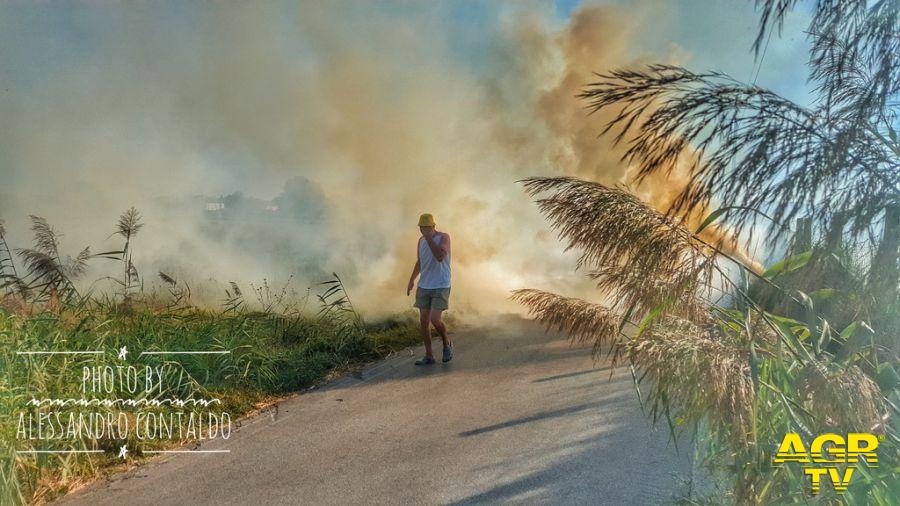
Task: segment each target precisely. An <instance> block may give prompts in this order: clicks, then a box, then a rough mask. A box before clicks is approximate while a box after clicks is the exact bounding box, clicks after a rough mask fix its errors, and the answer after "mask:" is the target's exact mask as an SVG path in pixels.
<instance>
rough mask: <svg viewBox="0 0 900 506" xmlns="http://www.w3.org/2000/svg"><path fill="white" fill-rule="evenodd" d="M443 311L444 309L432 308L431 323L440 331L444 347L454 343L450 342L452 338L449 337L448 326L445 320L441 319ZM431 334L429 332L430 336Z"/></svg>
mask: <svg viewBox="0 0 900 506" xmlns="http://www.w3.org/2000/svg"><path fill="white" fill-rule="evenodd" d="M442 313H443V309H432V310H431V324H432V325H434V329H435V330H437V331H438V334H440V336H441V341H443V343H444V348H446V347H448V346H450V345H451V344H452V343H451V342H450V338H449V337H447V326H446V325H444V322H443V321H442V320H441V314H442ZM430 335H431V334H430V333H429V336H430Z"/></svg>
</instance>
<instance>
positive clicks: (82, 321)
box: [0, 301, 418, 505]
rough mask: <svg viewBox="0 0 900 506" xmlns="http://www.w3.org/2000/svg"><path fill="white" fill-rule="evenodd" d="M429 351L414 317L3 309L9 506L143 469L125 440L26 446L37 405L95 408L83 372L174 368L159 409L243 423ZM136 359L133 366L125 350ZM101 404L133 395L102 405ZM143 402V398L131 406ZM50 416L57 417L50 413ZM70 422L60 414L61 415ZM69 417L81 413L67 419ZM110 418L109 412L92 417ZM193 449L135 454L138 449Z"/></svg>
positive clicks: (3, 459)
mask: <svg viewBox="0 0 900 506" xmlns="http://www.w3.org/2000/svg"><path fill="white" fill-rule="evenodd" d="M417 342H418V324H417V321H416V320H415V318H413V315H402V316H397V317H394V318H391V319H385V320H381V321H377V322H374V323H364V322H363V321H362V320H361V319H359V317H358V316H356V314H355V313H349V317H348V314H347V312H344V311H341V312H333V311H332V312H329V311H325V312H323V313H321V314H319V315H306V314H296V315H293V316H284V315H280V314H275V313H268V312H252V311H231V312H223V311H212V310H203V309H197V308H182V309H158V308H157V309H154V308H150V307H147V308H133V307H128V306H124V305H122V304H109V303H100V302H96V301H86V302H84V303H82V304H81V305H80V306H78V307H75V308H69V309H63V310H61V311H58V312H49V311H48V312H41V313H34V314H21V313H20V314H14V313H11V312H8V311H5V310H3V309H2V308H0V504H4V505H5V504H21V503H34V502H42V501H45V500H49V499H52V498H54V497H58V496H59V495H61V494H64V493H65V492H66V491H67V490H69V489H71V488H72V487H73V486H77V485H78V484H80V483H83V482H85V481H88V480H90V479H92V478H96V477H98V476H101V475H103V474H105V473H108V472H111V471H115V470H118V469H121V468H123V467H125V466H127V465H130V464H133V463H134V462H136V461H140V460H141V457H139V456H137V457H136V458H135V459H129V460H128V462H127V463H125V464H123V461H122V460H121V459H116V458H115V449H116V448H118V446H119V445H121V444H122V443H123V442H122V441H120V440H106V439H101V440H79V441H70V440H53V441H46V440H30V441H23V440H17V439H16V426H17V420H18V416H19V413H21V412H23V411H27V410H29V409H30V410H32V411H36V410H37V408H26V407H25V403H26V402H27V400H28V399H30V398H31V396H32V395H34V396H35V397H55V398H70V397H82V396H85V397H89V396H90V394H88V395H85V394H83V393H82V392H81V390H80V388H81V372H82V367H85V366H92V365H115V364H121V365H140V366H162V365H167V366H168V367H169V368H170V373H169V374H168V376H167V378H166V380H167V381H166V385H165V389H164V391H162V392H157V393H155V394H154V396H155V397H158V398H169V397H172V396H176V397H180V398H191V397H195V398H219V399H221V400H222V404H221V405H219V406H217V407H216V408H215V410H214V411H216V412H221V411H226V412H228V413H230V415H231V416H232V418H233V420H236V419H237V417H239V416H242V415H244V414H247V413H250V412H252V411H253V410H255V409H258V408H259V407H260V406H262V405H265V404H266V403H269V402H271V401H273V400H274V399H277V398H278V397H279V396H283V395H285V394H288V393H290V392H294V391H297V390H300V389H303V388H305V387H308V386H310V385H313V384H315V383H316V382H319V381H321V380H322V379H323V378H325V377H326V375H328V374H331V373H334V372H336V371H342V370H346V369H348V368H352V367H354V366H356V365H359V364H361V363H364V362H366V361H369V360H373V359H377V358H379V357H383V356H385V355H386V354H388V353H390V352H392V351H395V350H398V349H402V348H405V347H408V346H410V345H412V344H415V343H417ZM123 346H125V347H127V348H128V350H129V351H130V352H131V355H129V356H128V358H127V360H126V361H121V360H118V359H117V358H116V353H115V350H119V349H120V348H121V347H123ZM23 350H70V351H71V350H83V351H87V350H106V354H105V355H103V356H102V357H100V356H96V355H54V356H23V355H16V351H23ZM152 350H166V351H179V350H182V351H185V350H229V351H230V353H228V354H221V355H178V356H172V355H168V356H164V355H144V356H143V357H139V356H138V354H139V352H140V351H152ZM96 396H97V397H107V398H115V397H129V396H130V395H121V394H120V393H113V394H96ZM130 397H134V396H130ZM40 409H41V410H46V409H50V408H40ZM55 409H56V410H58V411H59V410H61V409H60V408H55ZM65 409H66V410H67V411H69V410H74V409H73V408H65ZM90 410H92V411H95V412H96V411H98V408H90ZM181 442H183V441H157V442H147V441H142V442H139V441H136V440H129V441H128V442H127V444H128V446H129V448H137V447H142V448H143V449H150V448H158V447H162V446H166V445H168V446H171V445H173V444H179V443H181ZM28 448H33V449H86V448H90V449H95V448H100V449H104V450H107V453H103V454H64V455H58V454H55V455H49V454H40V455H31V454H22V453H19V454H17V453H16V450H23V449H28Z"/></svg>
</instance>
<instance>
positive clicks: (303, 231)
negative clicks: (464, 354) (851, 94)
mask: <svg viewBox="0 0 900 506" xmlns="http://www.w3.org/2000/svg"><path fill="white" fill-rule="evenodd" d="M383 7H384V6H383V5H382V4H378V5H376V4H369V3H364V2H354V3H348V4H338V3H335V2H322V3H317V4H313V5H304V6H302V7H295V6H292V5H291V4H275V3H272V4H260V3H257V2H254V3H253V4H247V5H240V4H235V5H229V6H225V5H222V4H204V5H203V6H202V8H200V7H199V6H195V7H194V8H188V7H184V6H182V7H180V8H179V9H174V11H175V12H177V15H173V14H172V11H171V10H170V12H169V13H168V14H163V13H161V12H157V11H156V10H154V9H155V6H153V5H149V4H143V5H129V6H122V7H118V8H117V7H109V6H105V7H102V8H101V7H91V6H79V7H74V8H73V9H72V12H66V13H65V16H64V17H63V16H62V15H61V14H60V13H58V12H52V10H53V7H52V5H43V6H40V7H32V8H30V9H28V10H27V12H8V13H7V15H5V16H0V33H2V34H3V35H0V56H2V58H3V59H2V60H0V65H2V69H3V71H4V73H5V74H6V75H9V72H12V73H13V74H14V77H12V78H9V79H13V81H12V83H11V84H10V85H9V86H8V87H7V89H8V90H7V91H6V92H5V93H4V94H3V98H2V99H0V117H2V118H3V119H2V120H0V121H2V123H0V180H2V183H3V186H2V187H0V217H2V218H4V219H5V221H6V223H7V229H9V231H10V234H9V235H10V239H11V240H12V241H13V242H14V243H18V244H19V245H24V242H26V241H27V239H28V233H27V230H26V228H27V220H26V217H27V215H28V214H38V215H43V216H45V217H46V218H48V219H49V220H50V221H51V223H53V224H54V225H55V226H56V227H57V228H59V229H60V230H62V231H63V232H65V234H66V236H65V238H64V241H63V246H64V247H65V248H66V249H67V250H68V251H72V252H74V251H77V249H80V247H81V246H83V245H86V244H91V245H93V246H94V248H95V250H102V249H103V248H105V247H106V246H109V245H112V244H114V243H115V241H114V239H110V238H109V233H110V232H112V228H113V223H114V221H115V219H116V216H117V215H118V213H120V212H121V211H122V210H124V209H126V208H128V207H130V206H132V205H134V206H136V207H138V208H139V209H140V210H142V211H143V214H144V217H145V222H146V224H147V225H146V228H145V229H144V230H142V231H141V234H140V236H139V237H138V239H137V242H136V245H135V246H136V248H137V251H136V260H137V262H138V268H139V269H141V271H142V272H143V273H144V274H145V276H146V278H147V279H149V278H151V277H152V276H151V273H153V272H155V271H157V270H164V271H167V272H172V273H175V275H176V276H180V277H183V278H192V279H193V280H194V281H206V280H208V279H212V280H218V281H219V282H226V281H229V280H235V281H238V282H242V283H247V282H250V281H259V280H260V279H262V278H269V279H281V280H283V279H285V278H286V277H287V276H289V275H291V274H293V275H295V276H296V277H297V279H296V282H295V283H296V284H297V285H298V287H300V288H301V289H302V288H303V287H305V286H306V285H309V284H311V283H313V282H315V281H317V280H320V279H322V278H323V277H325V276H327V275H328V274H330V273H331V272H338V273H339V274H341V275H342V277H343V278H344V279H345V281H346V282H347V284H348V285H349V287H350V290H351V295H352V296H353V297H354V298H355V299H356V301H357V302H358V303H359V304H360V305H361V306H362V307H364V308H365V309H366V310H367V311H370V312H387V311H394V310H396V309H399V308H403V307H407V306H408V304H410V302H411V301H410V300H408V299H406V298H405V287H406V281H407V279H408V276H409V271H410V270H411V267H412V264H413V262H414V260H415V249H414V248H415V244H416V239H417V234H418V231H417V228H416V227H415V222H416V218H417V216H418V214H419V213H421V212H431V213H433V214H434V215H435V216H436V218H437V222H438V229H439V230H445V231H448V232H449V233H450V234H451V236H452V238H453V246H454V252H453V262H454V265H453V267H454V273H453V275H454V298H453V303H454V308H456V309H462V310H473V311H474V310H484V309H490V310H513V309H515V308H516V306H515V305H513V304H512V303H510V302H508V301H507V297H508V294H509V291H510V290H511V289H514V288H520V287H526V286H527V287H540V288H546V289H551V290H554V291H558V292H561V293H568V294H573V295H585V294H590V293H591V284H590V282H589V280H586V279H585V277H584V276H581V275H578V274H574V273H573V272H572V267H573V265H574V256H573V255H572V254H564V253H563V252H562V250H561V247H560V245H559V243H558V241H557V239H556V238H555V237H554V235H553V234H552V233H551V232H550V231H549V230H548V228H547V225H546V223H545V222H544V220H543V219H542V218H541V217H540V215H539V214H538V212H537V210H536V209H535V207H534V205H533V204H532V203H531V202H530V201H529V199H528V198H527V197H526V196H525V195H524V194H523V193H522V192H521V188H520V187H518V185H517V184H515V181H516V180H518V179H521V178H523V177H527V176H530V175H549V174H569V175H576V176H579V177H585V178H590V179H594V180H597V181H601V182H604V183H607V184H613V183H618V182H622V181H625V180H626V179H627V176H628V168H627V167H624V166H623V165H622V164H620V163H619V157H620V155H621V153H620V151H619V150H617V149H615V148H613V147H612V146H611V145H610V144H609V142H608V141H607V140H605V139H598V138H597V134H598V133H599V131H600V129H601V128H602V125H603V122H604V119H605V118H604V116H603V115H602V114H600V115H594V116H591V117H588V116H587V115H586V114H585V110H584V107H583V105H584V104H583V103H581V102H580V101H579V100H578V99H577V98H576V97H575V95H576V94H577V93H578V91H579V89H580V88H581V87H582V86H584V85H585V84H586V83H588V82H590V81H591V80H592V77H593V76H592V72H593V71H598V70H606V69H608V68H612V67H618V66H622V65H630V64H634V63H638V62H641V61H642V60H644V58H642V56H641V55H640V54H637V53H636V52H635V51H634V49H633V46H634V39H635V37H636V36H637V35H636V34H635V30H636V29H637V28H638V27H642V29H644V30H646V29H647V28H648V27H649V26H652V24H653V23H654V22H656V21H655V18H654V16H663V15H665V14H664V13H663V12H660V11H658V10H652V9H649V8H646V9H645V8H637V9H631V10H630V11H629V12H628V13H625V12H623V11H621V10H620V9H617V8H614V7H608V6H584V7H581V8H579V9H577V10H576V11H575V12H574V13H573V14H572V16H571V18H570V19H568V20H566V21H559V20H557V19H556V17H555V16H554V14H553V13H552V12H550V10H549V9H547V8H544V7H540V6H533V5H519V4H513V5H505V6H500V7H497V11H496V12H490V13H489V15H487V16H485V18H484V19H479V20H477V22H474V21H473V23H471V26H475V27H478V28H477V29H476V28H473V29H472V30H474V32H473V33H465V32H460V31H459V29H453V28H450V26H449V23H448V22H447V19H448V18H449V17H452V16H459V15H462V14H461V13H460V12H456V11H454V10H453V9H450V8H449V7H443V8H439V7H437V6H436V5H434V4H412V5H407V6H406V7H405V8H404V9H403V10H402V12H397V9H392V8H383ZM160 10H162V9H160ZM13 18H15V19H13ZM53 23H61V24H64V25H65V26H66V27H67V30H71V31H74V32H77V33H76V34H75V35H73V36H72V37H70V39H74V40H77V41H78V42H79V44H78V46H77V47H67V46H66V47H63V46H64V44H63V43H62V42H59V41H54V40H35V39H34V36H32V35H29V33H30V32H29V30H30V29H34V28H35V27H40V28H41V30H38V32H42V33H47V32H48V30H49V31H52V25H53ZM48 25H49V26H48ZM17 27H18V28H17ZM31 31H34V30H31ZM70 35H71V34H70ZM472 40H477V41H478V42H477V43H474V42H471V41H472ZM34 55H37V56H38V57H39V58H44V59H45V60H46V61H38V62H36V65H38V66H39V67H40V68H43V70H44V73H39V72H37V71H33V70H30V69H29V65H30V62H29V61H26V60H28V59H29V58H32V57H34ZM680 58H683V56H681V55H680V54H679V51H678V49H677V48H673V50H672V52H671V54H668V55H653V56H652V59H653V60H654V61H660V60H662V61H669V62H678V60H679V59H680ZM647 59H650V58H647ZM9 89H11V90H12V91H9ZM684 177H685V174H678V173H677V172H676V174H675V175H674V176H672V178H670V179H666V178H657V179H653V180H650V181H648V182H647V183H646V184H645V185H643V186H642V187H640V188H637V189H636V190H637V191H638V192H639V193H640V195H642V197H643V198H645V199H646V200H648V201H650V202H653V203H654V204H655V205H657V206H659V207H660V208H664V207H665V206H666V205H667V203H668V202H670V201H671V197H672V195H673V192H674V191H675V190H677V189H678V187H679V186H680V185H681V184H683V181H684V179H683V178H684ZM679 178H681V179H679ZM235 192H239V194H235ZM219 203H222V204H224V205H225V208H224V209H217V207H218V204H219ZM208 204H209V205H211V206H212V208H211V210H208V209H207V205H208ZM216 297H218V295H216Z"/></svg>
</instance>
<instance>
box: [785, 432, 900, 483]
mask: <svg viewBox="0 0 900 506" xmlns="http://www.w3.org/2000/svg"><path fill="white" fill-rule="evenodd" d="M879 438H881V439H884V436H878V437H876V436H875V435H874V434H868V433H862V432H851V433H849V434H847V439H846V440H845V439H844V438H843V437H842V436H840V435H838V434H822V435H820V436H818V437H816V438H815V439H813V441H812V444H810V445H809V451H808V452H807V450H806V446H805V445H804V444H803V440H802V439H800V435H799V434H797V433H795V432H789V433H787V434H785V436H784V439H783V440H782V441H781V446H779V447H778V453H777V454H775V459H774V460H773V462H774V463H775V464H776V465H780V464H784V463H786V462H796V463H798V464H801V466H802V469H803V473H804V474H806V475H808V476H809V479H810V484H811V492H812V493H813V494H817V493H819V489H820V487H821V484H822V478H823V476H826V477H827V478H828V479H829V480H831V483H832V485H833V486H834V490H835V492H837V493H838V494H843V493H844V492H845V491H846V490H847V486H848V485H850V479H851V478H852V477H853V471H854V470H855V469H856V466H857V465H858V463H859V461H860V457H862V460H863V462H865V464H866V466H868V467H870V468H876V467H878V455H877V454H876V453H875V449H877V448H878V440H879ZM839 464H843V465H846V468H845V469H844V471H843V474H842V473H841V472H840V470H839V469H838V465H839ZM851 464H853V465H851Z"/></svg>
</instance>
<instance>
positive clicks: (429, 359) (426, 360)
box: [416, 357, 434, 365]
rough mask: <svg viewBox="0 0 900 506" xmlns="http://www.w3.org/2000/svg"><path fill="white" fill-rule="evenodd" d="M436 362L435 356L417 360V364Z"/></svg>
mask: <svg viewBox="0 0 900 506" xmlns="http://www.w3.org/2000/svg"><path fill="white" fill-rule="evenodd" d="M433 363H434V357H422V358H420V359H419V360H416V365H431V364H433Z"/></svg>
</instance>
